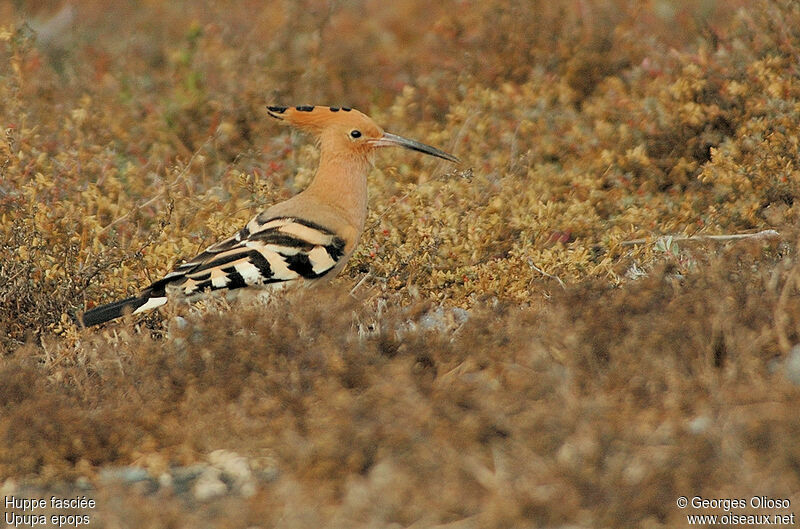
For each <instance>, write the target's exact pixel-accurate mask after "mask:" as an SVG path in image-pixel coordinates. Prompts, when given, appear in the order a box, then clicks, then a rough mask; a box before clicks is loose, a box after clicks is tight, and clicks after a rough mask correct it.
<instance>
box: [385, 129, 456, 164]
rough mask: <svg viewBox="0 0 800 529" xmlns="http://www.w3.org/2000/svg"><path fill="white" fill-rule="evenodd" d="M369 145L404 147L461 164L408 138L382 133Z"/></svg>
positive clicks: (448, 155) (434, 148)
mask: <svg viewBox="0 0 800 529" xmlns="http://www.w3.org/2000/svg"><path fill="white" fill-rule="evenodd" d="M370 143H371V144H372V145H374V146H375V147H392V146H399V147H405V148H406V149H411V150H412V151H417V152H421V153H425V154H430V155H431V156H436V157H437V158H442V159H444V160H447V161H450V162H453V163H461V160H459V159H458V158H456V157H455V156H453V155H452V154H449V153H446V152H444V151H442V150H439V149H437V148H436V147H431V146H430V145H426V144H424V143H420V142H418V141H414V140H409V139H408V138H404V137H402V136H398V135H396V134H389V133H388V132H384V133H383V136H381V137H380V138H378V139H376V140H372V141H371V142H370Z"/></svg>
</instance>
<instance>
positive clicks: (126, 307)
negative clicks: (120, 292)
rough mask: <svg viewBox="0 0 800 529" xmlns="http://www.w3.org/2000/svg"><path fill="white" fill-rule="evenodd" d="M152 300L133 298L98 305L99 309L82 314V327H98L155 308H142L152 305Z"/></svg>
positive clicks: (144, 297)
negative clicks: (130, 314)
mask: <svg viewBox="0 0 800 529" xmlns="http://www.w3.org/2000/svg"><path fill="white" fill-rule="evenodd" d="M153 299H154V298H150V297H148V296H134V297H131V298H128V299H123V300H122V301H115V302H114V303H109V304H107V305H100V306H99V307H95V308H93V309H91V310H87V311H86V312H84V313H83V316H82V317H81V321H82V322H83V325H84V327H91V326H92V325H99V324H101V323H105V322H107V321H109V320H113V319H114V318H119V317H120V316H122V315H123V314H129V313H132V312H143V311H145V310H148V309H149V308H155V306H154V307H145V306H144V305H147V304H148V303H152V301H153ZM163 299H164V302H166V298H163ZM161 304H162V305H163V303H161ZM156 306H157V305H156ZM139 309H142V310H139Z"/></svg>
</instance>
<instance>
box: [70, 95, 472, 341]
mask: <svg viewBox="0 0 800 529" xmlns="http://www.w3.org/2000/svg"><path fill="white" fill-rule="evenodd" d="M267 114H268V115H269V116H270V117H272V118H274V119H276V120H278V121H280V122H281V123H283V124H286V125H289V126H292V127H294V128H296V129H299V130H301V131H304V132H306V133H308V134H310V135H312V136H313V137H314V138H315V139H316V140H317V142H318V144H319V147H320V162H319V166H318V168H317V171H316V173H315V175H314V177H313V179H312V181H311V183H310V184H309V185H308V186H307V187H306V188H305V189H304V190H303V191H301V192H300V193H298V194H296V195H294V196H293V197H291V198H289V199H288V200H285V201H283V202H279V203H277V204H275V205H273V206H271V207H269V208H268V209H266V210H264V211H262V212H260V213H258V214H257V215H256V216H255V217H253V218H252V219H251V220H250V221H249V222H248V223H247V224H246V225H245V226H244V227H243V228H241V229H240V230H239V231H237V232H236V233H235V234H233V235H232V236H231V237H229V238H227V239H224V240H222V241H220V242H217V243H215V244H212V245H211V246H209V247H208V248H206V249H205V250H204V251H203V252H201V253H200V254H199V255H197V256H196V257H194V258H193V259H190V260H188V261H186V262H184V263H183V264H180V265H179V266H177V267H176V268H175V269H174V270H172V271H171V272H169V273H168V274H167V275H165V276H164V277H163V278H162V279H159V280H158V281H155V282H154V283H152V284H151V285H149V286H147V287H146V288H144V289H142V290H140V291H139V293H138V294H137V295H135V296H132V297H129V298H127V299H123V300H120V301H116V302H113V303H109V304H106V305H100V306H98V307H95V308H92V309H90V310H87V311H86V312H84V313H83V314H82V316H81V317H80V322H81V323H82V325H83V326H84V327H91V326H93V325H98V324H101V323H105V322H107V321H110V320H113V319H115V318H119V317H121V316H123V315H125V314H128V313H133V314H140V313H143V312H148V311H151V310H153V309H156V308H158V307H161V306H163V305H165V304H167V303H168V302H169V301H170V300H171V299H185V300H188V301H194V300H195V299H197V298H198V297H202V296H204V295H206V294H207V293H208V292H212V291H228V292H232V291H235V290H237V289H270V288H275V287H278V286H281V285H283V286H286V285H290V284H306V285H310V284H313V283H315V282H320V281H322V280H326V279H330V278H332V277H334V276H335V275H336V274H338V273H339V272H340V271H341V270H342V269H343V268H344V267H345V264H346V263H347V261H348V259H349V258H350V256H351V255H352V254H353V251H354V250H355V249H356V247H357V246H358V242H359V240H360V238H361V234H362V232H363V231H364V224H365V222H366V218H367V173H368V172H369V169H370V167H371V166H372V161H373V157H374V154H375V152H376V151H377V150H378V149H380V148H383V147H391V146H399V147H404V148H406V149H410V150H412V151H417V152H420V153H424V154H427V155H430V156H435V157H438V158H441V159H444V160H447V161H449V162H452V163H455V164H459V163H461V162H460V160H459V159H458V158H457V157H455V156H453V155H452V154H449V153H447V152H445V151H442V150H440V149H437V148H436V147H432V146H430V145H426V144H424V143H420V142H418V141H415V140H411V139H408V138H404V137H402V136H398V135H395V134H391V133H389V132H386V131H384V130H383V129H382V128H381V127H379V126H378V125H377V124H376V123H375V122H374V121H373V120H372V119H371V118H370V117H369V116H367V115H366V114H364V113H362V112H360V111H358V110H356V109H355V108H350V107H335V106H311V105H300V106H294V107H286V106H267Z"/></svg>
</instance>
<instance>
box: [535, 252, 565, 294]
mask: <svg viewBox="0 0 800 529" xmlns="http://www.w3.org/2000/svg"><path fill="white" fill-rule="evenodd" d="M528 266H530V267H531V268H533V269H534V270H536V271H537V272H539V273H540V274H542V275H543V276H544V277H549V278H550V279H555V280H556V281H558V284H559V285H561V288H563V289H564V290H566V289H567V286H566V285H565V284H564V282H563V281H562V280H561V278H560V277H558V276H554V275H553V274H548V273H547V272H545V271H544V270H542V269H541V268H539V267H538V266H536V265H535V264H534V263H533V259H531V258H530V257H528Z"/></svg>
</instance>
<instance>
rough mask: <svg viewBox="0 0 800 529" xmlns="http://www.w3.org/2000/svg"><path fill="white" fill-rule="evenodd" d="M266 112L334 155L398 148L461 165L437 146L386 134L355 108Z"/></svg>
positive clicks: (365, 154) (273, 109)
mask: <svg viewBox="0 0 800 529" xmlns="http://www.w3.org/2000/svg"><path fill="white" fill-rule="evenodd" d="M267 112H268V113H269V115H270V116H272V117H273V118H275V119H279V120H281V121H283V122H285V123H287V124H289V125H292V126H294V127H297V128H298V129H301V130H304V131H306V132H309V133H311V134H313V135H314V136H316V137H318V138H319V140H320V142H321V144H322V148H323V149H324V150H325V149H328V150H331V151H332V152H334V153H341V154H345V153H346V154H349V155H351V156H358V157H364V158H369V157H371V155H372V154H373V153H374V152H375V150H376V149H378V148H380V147H392V146H399V147H405V148H406V149H411V150H412V151H418V152H421V153H425V154H429V155H431V156H436V157H438V158H442V159H444V160H448V161H451V162H454V163H460V160H459V159H458V158H456V157H455V156H453V155H452V154H448V153H446V152H444V151H442V150H439V149H437V148H436V147H431V146H430V145H426V144H424V143H420V142H418V141H414V140H409V139H408V138H403V137H402V136H397V135H395V134H390V133H388V132H386V131H384V130H383V129H382V128H380V127H379V126H378V125H377V124H376V123H375V122H374V121H372V119H370V117H369V116H367V115H366V114H364V113H362V112H359V111H358V110H355V109H352V108H347V107H322V106H296V107H280V106H269V107H267Z"/></svg>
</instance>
